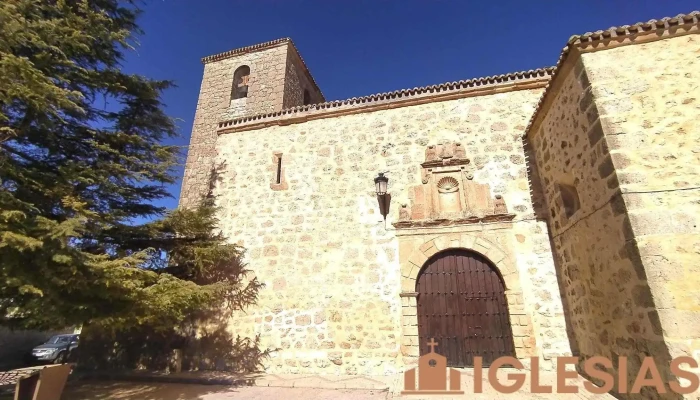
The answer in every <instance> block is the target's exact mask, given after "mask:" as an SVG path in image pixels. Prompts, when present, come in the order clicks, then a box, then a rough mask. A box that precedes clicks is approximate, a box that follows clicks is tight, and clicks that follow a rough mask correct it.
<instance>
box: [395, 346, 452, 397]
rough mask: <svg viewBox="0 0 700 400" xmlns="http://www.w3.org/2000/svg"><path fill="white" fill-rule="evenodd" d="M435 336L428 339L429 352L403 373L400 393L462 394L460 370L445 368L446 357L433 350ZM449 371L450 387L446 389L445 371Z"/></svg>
mask: <svg viewBox="0 0 700 400" xmlns="http://www.w3.org/2000/svg"><path fill="white" fill-rule="evenodd" d="M438 344H439V343H437V342H435V338H432V339H430V342H428V346H430V353H428V354H424V355H422V356H421V357H420V358H419V359H418V368H412V369H409V370H408V371H406V372H404V374H403V389H404V390H402V391H401V394H402V395H409V394H423V395H424V394H442V395H445V394H464V391H463V390H460V389H461V382H460V376H461V374H460V372H459V371H457V370H455V369H452V368H447V358H445V357H444V356H442V355H440V354H438V353H436V352H435V346H437V345H438ZM448 369H449V372H450V388H449V390H448V389H447V371H448ZM416 370H418V389H416Z"/></svg>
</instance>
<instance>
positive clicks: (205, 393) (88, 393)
mask: <svg viewBox="0 0 700 400" xmlns="http://www.w3.org/2000/svg"><path fill="white" fill-rule="evenodd" d="M387 396H388V392H386V391H384V392H382V391H375V390H353V389H322V388H316V389H314V388H289V387H259V386H253V387H239V388H230V387H227V386H214V385H190V384H178V383H159V384H142V383H127V382H104V383H89V384H82V385H79V386H76V385H71V387H67V388H66V390H65V391H64V393H63V397H62V399H66V400H68V399H70V400H104V399H114V400H137V399H138V400H227V399H236V400H258V399H280V400H301V399H313V400H331V399H338V400H349V399H358V400H380V399H382V400H383V399H386V398H387Z"/></svg>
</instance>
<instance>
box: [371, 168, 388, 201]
mask: <svg viewBox="0 0 700 400" xmlns="http://www.w3.org/2000/svg"><path fill="white" fill-rule="evenodd" d="M388 185H389V178H387V177H386V176H384V174H382V173H380V174H379V176H378V177H376V178H374V189H375V191H376V192H377V196H383V195H385V194H386V190H387V186H388Z"/></svg>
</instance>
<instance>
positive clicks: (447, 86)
mask: <svg viewBox="0 0 700 400" xmlns="http://www.w3.org/2000/svg"><path fill="white" fill-rule="evenodd" d="M553 71H554V68H553V67H547V68H538V69H534V70H528V71H520V72H511V73H508V74H502V75H493V76H487V77H481V78H474V79H467V80H460V81H455V82H446V83H441V84H437V85H430V86H421V87H415V88H412V89H400V90H395V91H393V92H385V93H376V94H370V95H368V96H362V97H353V98H350V99H345V100H334V101H327V102H325V103H317V104H309V105H305V106H297V107H292V108H287V109H284V110H280V111H275V112H271V113H264V114H256V115H249V116H242V117H237V118H233V119H230V120H227V121H222V122H220V123H219V129H222V128H229V127H232V126H235V125H239V124H242V123H245V122H249V121H256V120H261V119H268V118H275V117H278V116H281V115H287V114H294V113H300V112H305V111H311V110H323V109H331V108H336V107H341V106H348V105H356V104H367V103H373V102H378V101H382V100H393V99H402V98H410V97H413V96H417V95H421V94H426V93H439V92H450V91H455V90H460V89H466V88H475V87H480V86H487V85H493V84H499V83H510V82H518V81H523V80H528V79H533V78H535V79H536V78H543V77H549V76H551V74H552V72H553Z"/></svg>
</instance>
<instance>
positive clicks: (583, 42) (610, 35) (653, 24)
mask: <svg viewBox="0 0 700 400" xmlns="http://www.w3.org/2000/svg"><path fill="white" fill-rule="evenodd" d="M698 23H700V11H693V12H690V13H688V14H678V15H677V16H675V17H665V18H661V19H658V20H656V19H652V20H649V21H647V22H637V23H636V24H632V25H622V26H613V27H610V28H608V29H606V30H604V31H600V30H599V31H595V32H586V33H584V34H583V35H574V36H571V37H570V38H569V40H568V41H567V42H566V46H565V47H564V48H563V49H562V52H561V55H560V56H559V60H558V61H557V64H556V65H555V66H554V73H553V74H552V78H551V79H550V80H549V83H548V84H547V86H545V89H544V92H543V93H542V96H541V97H540V100H539V101H538V102H537V105H536V107H535V112H534V113H533V114H532V117H530V121H529V122H528V124H527V127H526V128H525V136H527V135H528V134H529V131H530V129H531V128H532V125H533V124H534V122H535V120H536V118H537V117H538V114H539V112H540V110H541V108H542V105H543V104H544V101H545V99H546V98H547V97H548V96H549V95H550V92H551V91H550V88H551V86H552V82H554V80H555V79H556V78H557V76H558V73H559V69H560V67H561V65H562V64H563V63H564V61H565V60H566V58H567V56H568V55H569V53H570V51H571V49H572V48H574V47H583V46H585V47H589V46H591V45H595V44H597V43H599V42H603V41H609V40H611V39H613V40H614V39H618V40H621V39H624V38H626V37H629V36H633V35H636V34H639V33H643V32H650V31H658V30H670V29H672V28H675V27H678V26H681V25H697V24H698Z"/></svg>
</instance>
